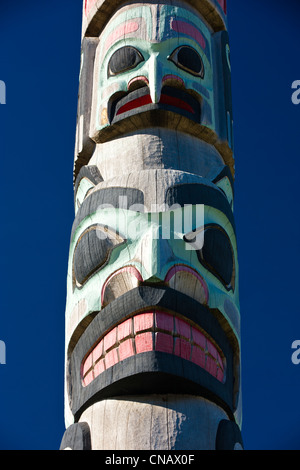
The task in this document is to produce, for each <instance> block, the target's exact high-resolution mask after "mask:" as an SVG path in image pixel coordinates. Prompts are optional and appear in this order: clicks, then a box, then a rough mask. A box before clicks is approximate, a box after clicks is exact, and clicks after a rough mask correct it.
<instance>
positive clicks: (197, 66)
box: [168, 46, 204, 78]
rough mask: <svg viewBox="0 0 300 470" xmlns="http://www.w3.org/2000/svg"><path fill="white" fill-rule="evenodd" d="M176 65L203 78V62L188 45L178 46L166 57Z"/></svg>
mask: <svg viewBox="0 0 300 470" xmlns="http://www.w3.org/2000/svg"><path fill="white" fill-rule="evenodd" d="M168 60H171V61H172V62H173V63H174V64H175V65H177V67H179V68H181V69H182V70H185V71H186V72H189V73H190V74H192V75H195V76H196V77H200V78H204V64H203V61H202V59H201V57H200V55H199V54H198V52H197V51H196V50H195V49H193V48H192V47H190V46H180V47H177V49H175V51H174V52H172V54H171V55H170V56H169V57H168Z"/></svg>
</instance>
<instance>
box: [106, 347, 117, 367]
mask: <svg viewBox="0 0 300 470" xmlns="http://www.w3.org/2000/svg"><path fill="white" fill-rule="evenodd" d="M118 362H119V357H118V348H115V349H112V350H111V351H109V352H108V353H107V354H106V356H105V366H106V369H108V368H109V367H112V366H114V365H115V364H117V363H118Z"/></svg>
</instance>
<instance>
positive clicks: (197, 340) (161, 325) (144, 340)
mask: <svg viewBox="0 0 300 470" xmlns="http://www.w3.org/2000/svg"><path fill="white" fill-rule="evenodd" d="M147 351H161V352H165V353H168V354H173V355H175V356H179V357H181V358H183V359H186V360H188V361H191V362H193V363H194V364H197V365H198V366H200V367H201V368H202V369H205V370H206V371H207V372H208V373H210V374H211V375H213V376H214V377H215V378H216V379H217V380H219V381H220V382H223V380H224V369H225V367H224V360H223V359H222V357H221V356H223V354H222V352H221V351H218V349H217V347H216V346H215V345H214V344H213V343H212V341H211V340H210V339H209V338H208V335H206V334H205V333H204V332H202V331H200V329H198V328H196V327H195V326H192V325H191V324H190V323H189V322H188V321H187V320H183V319H181V318H178V317H177V316H176V315H173V314H169V313H166V312H162V311H153V312H145V313H140V314H137V315H134V316H133V317H131V318H128V319H127V320H125V321H123V322H122V323H120V324H119V325H117V326H115V327H114V328H113V329H112V330H110V331H109V332H108V333H107V334H106V335H105V336H104V338H102V339H101V341H99V342H98V343H97V344H96V345H95V346H94V348H93V349H92V351H91V352H90V353H89V354H88V355H87V356H86V357H85V359H84V360H83V362H82V367H81V374H82V382H83V386H87V385H88V384H90V383H91V382H92V381H93V380H94V379H95V378H96V377H97V376H98V375H99V374H101V373H102V372H104V370H107V369H109V368H110V367H112V366H114V365H115V364H117V363H118V362H120V361H123V360H124V359H127V358H128V357H132V356H134V355H136V354H141V353H143V352H147Z"/></svg>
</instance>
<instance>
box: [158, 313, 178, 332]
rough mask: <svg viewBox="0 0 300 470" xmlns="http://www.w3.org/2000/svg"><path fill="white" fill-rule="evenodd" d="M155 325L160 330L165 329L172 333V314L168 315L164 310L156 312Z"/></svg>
mask: <svg viewBox="0 0 300 470" xmlns="http://www.w3.org/2000/svg"><path fill="white" fill-rule="evenodd" d="M155 325H156V328H159V329H160V330H166V331H170V332H171V333H172V332H173V330H174V319H173V315H169V314H168V313H164V312H156V313H155Z"/></svg>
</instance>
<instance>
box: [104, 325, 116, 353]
mask: <svg viewBox="0 0 300 470" xmlns="http://www.w3.org/2000/svg"><path fill="white" fill-rule="evenodd" d="M116 344H117V328H114V329H113V330H111V331H110V332H109V333H107V335H105V337H104V350H105V351H107V350H108V349H110V348H112V347H113V346H115V345H116Z"/></svg>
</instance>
